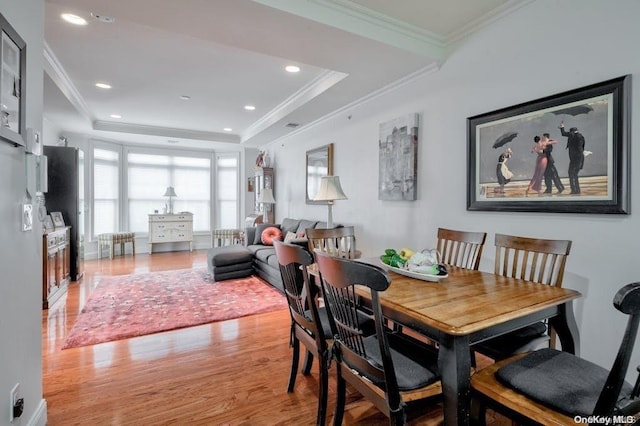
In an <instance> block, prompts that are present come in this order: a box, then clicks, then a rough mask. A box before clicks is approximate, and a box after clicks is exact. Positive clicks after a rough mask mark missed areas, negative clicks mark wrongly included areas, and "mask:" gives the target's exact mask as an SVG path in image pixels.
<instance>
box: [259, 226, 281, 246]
mask: <svg viewBox="0 0 640 426" xmlns="http://www.w3.org/2000/svg"><path fill="white" fill-rule="evenodd" d="M272 226H275V227H276V228H278V229H280V225H275V224H273V223H261V224H260V225H257V226H256V233H255V237H254V238H253V244H262V231H264V230H265V229H267V228H270V227H272Z"/></svg>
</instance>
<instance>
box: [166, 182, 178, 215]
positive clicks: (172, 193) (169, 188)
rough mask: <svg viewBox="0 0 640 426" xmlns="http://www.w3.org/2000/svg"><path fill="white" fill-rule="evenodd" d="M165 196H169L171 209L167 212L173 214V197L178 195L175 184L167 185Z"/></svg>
mask: <svg viewBox="0 0 640 426" xmlns="http://www.w3.org/2000/svg"><path fill="white" fill-rule="evenodd" d="M164 196H165V197H169V211H168V212H167V213H169V214H173V197H177V195H176V191H175V189H173V186H167V190H166V191H165V193H164Z"/></svg>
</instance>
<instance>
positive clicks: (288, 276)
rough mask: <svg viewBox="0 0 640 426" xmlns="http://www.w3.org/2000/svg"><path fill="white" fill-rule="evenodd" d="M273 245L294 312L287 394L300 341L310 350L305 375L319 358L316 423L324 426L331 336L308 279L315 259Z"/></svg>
mask: <svg viewBox="0 0 640 426" xmlns="http://www.w3.org/2000/svg"><path fill="white" fill-rule="evenodd" d="M273 246H274V248H275V250H276V257H277V258H278V264H279V267H280V275H281V276H282V283H283V286H284V293H285V295H286V297H287V302H288V303H289V312H290V313H291V330H290V346H291V347H292V348H293V357H292V360H291V372H290V374H289V385H288V388H287V391H288V392H293V389H294V386H295V382H296V374H297V370H298V360H299V354H300V349H299V347H300V342H301V343H302V344H303V345H304V346H305V347H306V348H307V356H306V358H305V365H304V366H303V368H302V373H303V374H305V375H307V374H309V372H310V370H311V364H312V363H313V357H314V356H315V357H317V358H318V363H319V373H320V377H319V379H318V414H317V418H316V423H317V424H319V425H324V423H325V421H326V416H327V395H328V387H329V383H328V375H329V358H330V351H329V345H330V342H329V340H330V337H331V334H330V333H329V330H328V326H325V325H324V324H326V322H327V321H323V316H322V315H321V313H320V310H323V309H324V308H319V307H318V304H317V302H316V295H317V294H318V290H317V287H316V286H315V285H313V284H312V283H311V281H310V280H309V273H308V270H307V267H308V266H309V265H311V264H312V263H313V257H312V256H311V254H310V253H309V252H308V251H307V250H305V249H304V248H303V247H300V246H297V245H294V244H285V243H283V242H280V241H278V240H274V241H273ZM323 322H324V324H323Z"/></svg>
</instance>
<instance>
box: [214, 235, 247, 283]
mask: <svg viewBox="0 0 640 426" xmlns="http://www.w3.org/2000/svg"><path fill="white" fill-rule="evenodd" d="M207 267H208V268H209V273H210V274H211V277H212V278H213V280H214V281H222V280H229V279H232V278H244V277H248V276H249V275H252V274H253V253H251V251H249V250H248V249H247V248H246V247H245V246H241V245H237V244H236V245H233V246H226V247H214V248H211V249H209V252H208V253H207Z"/></svg>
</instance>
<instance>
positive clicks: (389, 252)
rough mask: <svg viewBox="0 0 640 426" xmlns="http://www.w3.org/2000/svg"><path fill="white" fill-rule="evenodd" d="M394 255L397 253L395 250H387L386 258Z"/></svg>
mask: <svg viewBox="0 0 640 426" xmlns="http://www.w3.org/2000/svg"><path fill="white" fill-rule="evenodd" d="M394 254H396V251H395V250H394V249H386V250H385V251H384V255H385V256H393V255H394Z"/></svg>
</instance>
